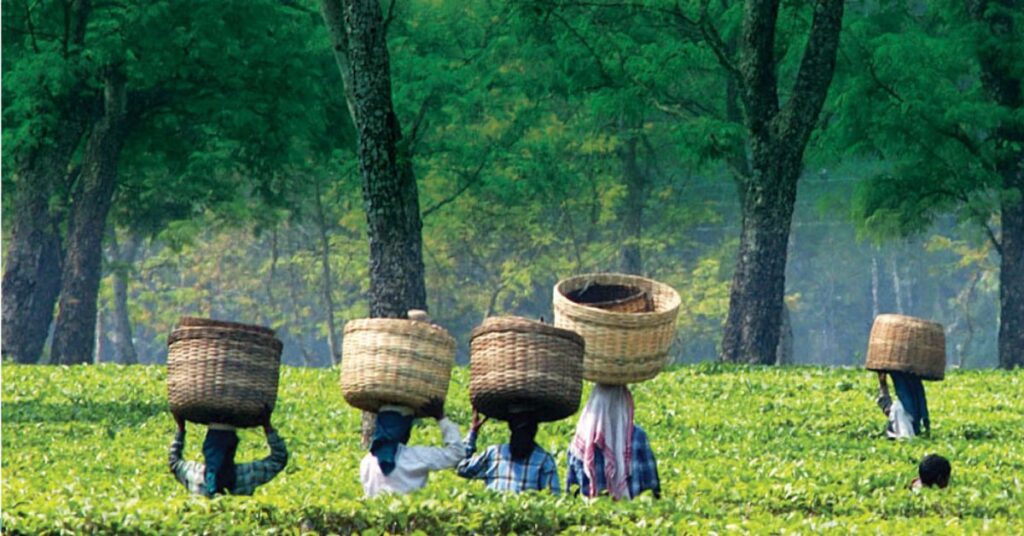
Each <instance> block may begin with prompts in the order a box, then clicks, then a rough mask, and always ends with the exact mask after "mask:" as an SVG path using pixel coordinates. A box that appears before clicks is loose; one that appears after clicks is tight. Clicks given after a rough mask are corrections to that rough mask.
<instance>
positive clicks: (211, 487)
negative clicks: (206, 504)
mask: <svg viewBox="0 0 1024 536" xmlns="http://www.w3.org/2000/svg"><path fill="white" fill-rule="evenodd" d="M236 450H238V432H236V431H235V430H234V429H231V428H227V429H225V428H214V427H211V428H209V429H208V430H207V431H206V439H204V440H203V458H204V461H205V463H206V474H205V475H204V476H205V480H204V483H205V486H206V494H207V495H210V496H212V495H217V494H220V493H224V492H225V491H230V490H231V488H233V487H235V451H236Z"/></svg>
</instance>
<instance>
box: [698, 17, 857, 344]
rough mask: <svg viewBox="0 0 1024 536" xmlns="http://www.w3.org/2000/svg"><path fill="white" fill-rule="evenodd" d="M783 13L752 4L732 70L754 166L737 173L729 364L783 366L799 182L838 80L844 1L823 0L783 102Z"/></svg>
mask: <svg viewBox="0 0 1024 536" xmlns="http://www.w3.org/2000/svg"><path fill="white" fill-rule="evenodd" d="M778 14H779V2H778V0H774V1H773V0H747V1H746V3H745V5H744V15H743V29H742V32H741V38H740V44H739V52H740V56H741V57H740V61H739V63H738V64H737V65H726V67H727V68H728V70H729V72H730V75H731V76H734V77H736V78H737V79H738V81H737V86H738V87H739V89H740V98H741V101H742V104H743V110H744V126H745V128H746V131H747V144H748V148H749V154H750V162H751V165H750V173H749V175H747V174H745V173H743V172H742V171H741V172H739V173H737V182H738V183H739V187H740V204H741V206H742V209H743V222H742V230H741V234H740V247H739V254H738V258H737V261H736V270H735V272H734V274H733V280H732V288H731V289H730V294H729V314H728V317H727V319H726V325H725V330H724V333H723V336H722V354H721V359H722V360H723V361H733V362H747V363H762V364H771V363H774V362H775V359H776V350H777V348H778V343H779V324H780V322H781V320H782V314H781V313H782V299H783V295H784V291H785V277H786V255H787V249H788V243H789V231H790V226H791V224H792V220H793V206H794V202H795V200H796V185H797V180H798V179H799V177H800V172H801V170H802V163H803V153H804V149H805V147H806V146H807V141H808V140H809V139H810V136H811V132H812V131H813V130H814V127H815V125H816V123H817V120H818V114H819V113H820V112H821V107H822V105H823V104H824V102H825V97H826V95H827V94H828V88H829V86H830V85H831V83H832V75H833V73H834V71H835V61H836V52H837V50H838V48H839V33H840V30H841V28H842V18H843V2H842V0H819V1H818V2H816V3H815V7H814V17H813V20H812V22H811V31H810V35H809V36H808V39H807V44H806V46H805V47H804V53H803V58H802V60H801V63H800V69H799V71H798V72H797V75H796V80H795V82H794V84H793V89H792V91H791V92H790V96H789V98H788V100H787V101H786V103H785V105H780V102H779V88H778V80H777V78H776V75H777V69H776V68H777V58H776V57H775V29H776V23H777V19H778ZM712 46H716V44H715V43H712ZM717 47H718V49H717V50H718V55H719V57H720V58H722V57H724V56H726V54H725V53H724V52H723V51H721V49H720V47H721V44H720V41H719V43H718V45H717ZM723 61H725V60H723ZM734 167H735V166H734Z"/></svg>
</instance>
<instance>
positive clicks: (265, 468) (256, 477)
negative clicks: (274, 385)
mask: <svg viewBox="0 0 1024 536" xmlns="http://www.w3.org/2000/svg"><path fill="white" fill-rule="evenodd" d="M270 412H271V410H270V408H269V407H267V408H265V410H264V418H263V422H262V423H261V426H262V427H263V433H264V434H265V435H266V436H267V447H269V448H270V455H269V456H267V457H266V458H263V459H262V460H257V461H254V462H250V463H243V464H240V465H238V466H237V467H236V469H235V487H234V489H233V490H232V492H233V493H235V494H236V495H249V494H252V493H253V492H254V491H255V490H256V488H257V487H258V486H261V485H263V484H266V483H267V482H270V481H271V480H273V478H274V477H275V476H277V474H278V473H280V472H281V471H283V470H284V468H285V466H287V465H288V448H287V446H285V442H284V439H282V438H281V436H279V435H278V434H277V430H275V429H274V426H273V425H272V424H271V423H270Z"/></svg>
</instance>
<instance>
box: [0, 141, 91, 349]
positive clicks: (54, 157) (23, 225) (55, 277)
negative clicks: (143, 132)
mask: <svg viewBox="0 0 1024 536" xmlns="http://www.w3.org/2000/svg"><path fill="white" fill-rule="evenodd" d="M59 129H60V131H59V132H58V135H57V137H56V139H55V140H53V141H51V142H49V143H45V144H44V145H43V146H41V147H39V148H38V149H36V150H34V151H33V152H32V154H31V155H30V156H29V157H28V158H26V159H24V160H22V161H19V162H18V163H17V166H18V171H17V183H16V184H17V190H16V192H15V201H14V214H15V216H14V218H12V220H13V221H12V223H11V236H10V241H9V245H8V247H7V252H6V256H5V259H4V264H5V267H4V268H5V269H4V277H3V293H4V296H3V355H4V357H9V358H13V359H14V360H15V361H16V362H18V363H36V362H38V361H39V358H40V357H41V355H42V352H43V344H44V343H45V341H46V336H47V333H48V332H49V330H50V323H51V322H52V321H53V309H54V305H56V303H57V297H58V296H59V294H60V274H61V257H62V252H61V243H60V235H59V232H58V226H59V223H60V222H59V219H58V217H57V215H55V214H54V213H53V212H52V211H51V210H50V200H51V197H53V195H54V194H55V193H56V190H57V186H58V185H59V184H60V182H61V181H62V180H64V178H65V176H66V174H67V168H68V163H69V162H70V160H71V156H72V154H73V153H74V151H75V148H76V146H77V145H78V141H79V139H80V138H81V137H82V133H83V132H84V130H85V126H84V122H83V121H77V122H76V121H70V122H67V123H64V124H62V125H61V126H60V127H59Z"/></svg>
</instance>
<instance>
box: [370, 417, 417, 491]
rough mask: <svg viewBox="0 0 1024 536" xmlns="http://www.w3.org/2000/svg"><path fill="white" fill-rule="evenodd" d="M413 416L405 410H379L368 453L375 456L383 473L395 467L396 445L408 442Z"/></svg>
mask: <svg viewBox="0 0 1024 536" xmlns="http://www.w3.org/2000/svg"><path fill="white" fill-rule="evenodd" d="M412 420H413V416H412V415H411V414H410V413H407V412H404V411H402V412H400V411H390V410H386V411H381V412H380V413H378V414H377V427H376V428H375V429H374V431H373V440H372V441H371V442H370V453H371V454H373V455H374V456H375V457H376V458H377V465H378V466H380V470H381V472H382V473H384V474H385V475H388V474H391V471H393V470H394V469H395V453H397V452H398V445H400V444H405V443H408V442H409V434H410V433H411V432H412Z"/></svg>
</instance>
